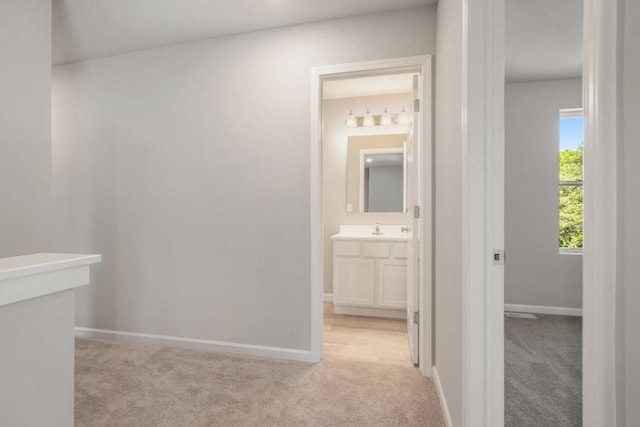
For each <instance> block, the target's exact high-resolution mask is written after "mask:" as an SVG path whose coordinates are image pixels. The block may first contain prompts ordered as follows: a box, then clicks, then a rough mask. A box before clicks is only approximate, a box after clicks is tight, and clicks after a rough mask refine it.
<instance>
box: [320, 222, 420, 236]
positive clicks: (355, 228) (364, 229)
mask: <svg viewBox="0 0 640 427" xmlns="http://www.w3.org/2000/svg"><path fill="white" fill-rule="evenodd" d="M401 227H403V225H380V233H376V226H375V225H373V224H371V225H341V226H340V232H339V233H338V234H334V235H333V236H331V238H332V239H333V240H339V239H345V240H349V239H372V240H409V238H410V237H411V234H410V233H407V232H402V231H401V230H400V228H401Z"/></svg>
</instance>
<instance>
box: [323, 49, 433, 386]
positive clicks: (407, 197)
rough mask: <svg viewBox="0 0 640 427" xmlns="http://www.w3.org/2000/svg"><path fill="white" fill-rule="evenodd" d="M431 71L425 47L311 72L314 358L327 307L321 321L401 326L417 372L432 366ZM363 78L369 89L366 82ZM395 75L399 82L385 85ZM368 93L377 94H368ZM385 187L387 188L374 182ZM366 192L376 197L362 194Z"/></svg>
mask: <svg viewBox="0 0 640 427" xmlns="http://www.w3.org/2000/svg"><path fill="white" fill-rule="evenodd" d="M431 80H432V79H431V57H430V56H420V57H410V58H399V59H391V60H383V61H371V62H364V63H356V64H346V65H337V66H328V67H320V68H315V69H314V70H313V72H312V108H311V110H312V112H311V114H312V115H311V123H312V126H311V128H312V135H311V176H312V179H311V196H312V197H311V229H312V233H311V274H312V277H311V316H312V318H311V331H312V334H311V340H312V342H311V349H312V359H313V360H314V361H319V360H321V359H322V357H323V355H324V340H323V339H324V332H323V331H324V325H325V315H324V314H325V310H327V313H328V315H327V319H328V323H329V324H331V322H334V324H335V322H343V321H345V320H351V321H356V322H360V321H362V320H363V319H366V320H367V321H368V322H372V324H374V325H376V326H380V325H383V326H381V327H382V329H383V330H384V329H385V328H387V329H392V330H401V329H403V328H406V334H407V337H406V340H407V342H406V347H407V350H408V349H409V348H410V349H411V352H410V353H409V352H408V354H409V355H410V356H411V357H412V358H413V362H414V363H416V362H417V364H418V365H419V367H420V371H421V372H422V374H423V375H427V376H429V375H430V374H431V348H432V344H431V337H432V333H431V313H432V307H431V301H432V295H431V289H432V288H431V257H432V250H431V235H432V225H431V224H432V218H431V213H430V212H431V203H430V201H431V182H432V180H431V171H432V168H431V161H432V152H431V146H432V145H431V115H432V108H431ZM372 83H373V87H376V86H377V87H378V89H377V92H378V93H375V90H374V91H373V92H371V89H367V85H369V87H370V88H371V87H372V86H371V85H372ZM394 84H399V85H404V88H405V89H404V90H401V91H398V90H397V89H395V90H393V89H392V86H393V85H394ZM383 87H385V89H381V88H383ZM367 90H369V91H370V92H367ZM331 93H333V95H331ZM336 93H341V94H340V95H339V96H338V95H336ZM332 97H333V98H334V99H333V100H331V102H330V104H332V107H333V108H332V109H331V111H328V110H327V109H326V108H325V106H326V105H328V104H327V102H328V100H329V98H332ZM369 97H380V98H379V99H378V102H377V103H375V102H374V99H373V98H369ZM394 97H395V99H394ZM365 98H369V99H365ZM358 100H359V101H364V102H365V104H370V105H368V106H365V105H364V104H363V105H360V104H358V103H357V102H356V101H358ZM387 104H388V105H387ZM336 138H339V139H340V141H338V142H336V141H335V139H336ZM330 141H331V142H330ZM372 143H373V144H374V145H373V146H369V147H368V148H385V149H386V150H384V151H385V152H380V153H375V152H372V153H370V154H365V155H364V156H360V152H359V151H360V148H365V151H366V148H367V144H369V145H371V144H372ZM385 144H386V145H389V146H388V147H387V146H385ZM349 151H351V154H349ZM376 154H377V155H378V157H375V155H376ZM398 154H401V155H400V156H398ZM351 157H353V159H352V160H351V161H348V159H350V158H351ZM376 164H377V165H376ZM332 165H339V166H337V168H338V169H334V166H332ZM360 169H362V170H360ZM333 172H335V173H333ZM364 179H366V180H367V181H366V182H364V181H363V182H362V183H360V182H359V180H364ZM391 187H393V188H395V190H394V192H393V197H390V198H389V197H387V195H388V194H387V195H385V194H384V193H385V192H384V191H381V190H380V189H381V188H391ZM336 189H337V190H336ZM349 189H353V191H350V190H349ZM399 194H402V196H399ZM351 196H353V197H351ZM349 197H351V199H350V198H349ZM373 199H375V200H376V203H363V201H365V200H366V201H369V200H373ZM425 201H429V202H428V203H426V204H425V203H424V202H425ZM336 206H337V208H336ZM379 206H384V208H378V207H379ZM383 210H384V211H383ZM340 226H343V227H340ZM358 233H359V234H358ZM340 234H342V235H343V237H344V236H345V235H346V238H341V237H340V236H339V235H340ZM331 236H334V238H333V239H331ZM363 236H366V237H365V238H364V239H362V237H363ZM336 257H337V258H336ZM336 283H338V284H337V288H336V290H334V287H333V286H334V284H336ZM341 284H342V285H341ZM327 291H328V292H327ZM336 316H349V317H348V318H347V317H336ZM363 316H364V317H363ZM384 318H392V319H396V320H389V321H384V320H381V319H384ZM397 319H400V321H398V320H397ZM405 325H406V327H405Z"/></svg>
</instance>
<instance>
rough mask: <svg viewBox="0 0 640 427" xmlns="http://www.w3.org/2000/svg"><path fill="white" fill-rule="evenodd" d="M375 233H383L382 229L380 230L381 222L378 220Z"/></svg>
mask: <svg viewBox="0 0 640 427" xmlns="http://www.w3.org/2000/svg"><path fill="white" fill-rule="evenodd" d="M373 234H376V235H379V234H382V231H380V223H379V222H376V232H375V233H373Z"/></svg>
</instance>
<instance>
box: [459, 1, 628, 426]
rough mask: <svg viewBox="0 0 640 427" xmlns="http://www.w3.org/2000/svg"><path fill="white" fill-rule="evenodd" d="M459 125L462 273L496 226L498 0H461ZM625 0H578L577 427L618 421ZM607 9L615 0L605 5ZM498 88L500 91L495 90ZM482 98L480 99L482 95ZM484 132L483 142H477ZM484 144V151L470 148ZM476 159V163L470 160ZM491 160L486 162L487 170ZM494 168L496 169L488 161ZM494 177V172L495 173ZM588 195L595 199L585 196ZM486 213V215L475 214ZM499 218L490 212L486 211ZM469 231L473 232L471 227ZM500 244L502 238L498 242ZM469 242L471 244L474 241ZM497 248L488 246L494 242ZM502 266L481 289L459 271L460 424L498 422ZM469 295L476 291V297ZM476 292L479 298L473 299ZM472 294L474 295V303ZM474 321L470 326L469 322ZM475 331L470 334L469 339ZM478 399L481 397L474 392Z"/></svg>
mask: <svg viewBox="0 0 640 427" xmlns="http://www.w3.org/2000/svg"><path fill="white" fill-rule="evenodd" d="M462 1H463V9H464V24H463V43H464V49H463V52H462V56H463V86H464V85H467V86H466V87H463V93H464V95H463V98H464V99H463V116H464V117H465V120H464V123H465V125H463V127H464V128H465V135H466V138H467V139H466V143H467V147H468V149H469V150H468V152H467V157H466V158H465V161H466V164H465V166H464V169H465V172H464V173H466V174H467V180H466V182H467V184H468V188H467V189H466V190H465V194H464V196H463V197H464V200H465V201H466V202H467V203H468V204H469V207H471V208H473V207H474V206H475V207H476V208H480V207H483V206H484V208H485V209H483V210H481V209H472V210H473V211H474V215H475V214H476V213H477V214H480V215H481V216H482V217H483V218H484V219H483V221H480V220H479V218H477V219H476V220H475V221H474V222H473V223H471V221H472V220H473V215H470V214H471V213H472V212H471V211H470V210H468V209H467V210H465V212H464V213H463V215H464V219H465V226H468V227H470V229H469V236H471V237H473V235H474V233H475V234H476V237H478V239H479V241H476V242H475V243H474V241H473V239H468V240H467V241H465V242H464V244H465V248H466V250H467V251H468V254H469V256H466V257H465V273H466V274H468V273H472V272H473V271H474V265H475V267H476V272H477V273H479V272H480V271H481V270H480V269H479V267H480V266H481V265H482V263H483V262H484V263H485V267H486V266H487V265H489V264H487V260H488V257H487V255H488V251H489V250H491V247H492V245H499V244H500V240H501V238H502V239H503V237H504V236H503V235H501V232H504V217H503V216H501V215H504V211H503V210H502V213H501V212H500V209H501V207H503V203H504V200H499V199H497V196H500V195H501V192H502V195H503V192H504V175H503V174H504V169H503V168H504V158H503V157H502V156H503V154H502V153H503V151H502V150H503V149H504V92H503V90H504V53H505V47H504V44H505V34H504V28H505V13H504V12H505V9H504V8H505V4H504V0H473V1H471V0H462ZM623 5H624V0H614V1H613V2H611V1H608V0H585V4H584V26H583V34H584V36H583V37H584V40H583V46H584V64H583V77H582V78H583V99H584V101H583V107H584V116H585V151H586V152H588V153H591V154H589V158H588V159H586V161H585V175H586V176H589V180H588V181H586V182H585V184H584V187H585V206H584V216H585V225H584V228H585V237H587V239H588V241H587V240H585V241H587V245H585V248H584V253H583V347H582V352H583V362H582V372H583V392H582V408H583V409H582V411H583V413H582V417H583V423H584V426H585V427H597V426H603V425H610V426H614V425H617V421H618V419H617V405H618V403H617V400H618V399H620V396H617V395H616V390H617V384H616V380H617V375H618V374H617V373H616V370H615V366H616V358H617V357H618V356H617V354H616V351H617V347H616V342H615V340H616V316H617V313H616V298H618V296H617V295H616V291H617V286H618V284H617V280H618V279H619V278H618V277H617V271H618V267H619V264H618V256H619V253H618V246H617V245H618V240H617V235H618V227H619V213H618V205H617V202H618V200H617V195H618V190H619V189H618V181H617V173H618V172H617V171H618V166H617V165H618V163H617V162H618V161H619V156H620V153H619V148H618V144H619V138H620V136H619V134H618V124H619V122H618V108H619V105H618V93H619V92H618V91H619V87H618V84H619V78H620V70H619V64H620V57H619V53H618V48H619V43H620V41H619V34H618V32H619V23H618V19H619V16H620V11H621V9H623ZM612 6H613V7H612ZM500 85H502V88H501V87H500ZM482 98H484V101H483V100H482ZM472 139H475V141H472ZM480 139H483V141H480ZM473 145H476V146H482V147H484V149H485V150H488V151H485V153H484V155H482V153H480V152H479V151H477V150H476V151H471V150H473ZM474 161H475V162H479V163H476V164H475V166H474V164H473V163H474ZM490 165H493V166H494V168H491V167H489V166H490ZM496 167H497V168H498V169H495V168H496ZM501 174H502V176H501ZM473 176H475V177H476V178H478V181H479V182H480V183H483V184H478V185H482V186H484V187H485V188H484V191H483V192H482V193H480V195H479V197H481V198H482V200H481V201H479V200H475V202H474V200H473V199H475V198H476V197H477V195H476V197H474V198H472V197H471V195H472V194H474V193H473V192H471V191H470V190H471V185H472V184H473V181H472V180H470V178H473ZM591 200H593V202H591ZM483 212H484V213H483ZM492 214H493V215H497V216H492ZM474 230H475V231H474ZM502 241H503V240H502ZM476 244H477V245H476ZM497 247H499V246H494V248H497ZM503 275H504V272H503V271H500V270H499V269H496V268H495V266H490V267H488V269H486V270H485V274H483V275H482V276H481V277H484V280H482V283H479V285H480V286H475V290H474V286H472V283H471V281H470V280H471V278H472V277H473V276H471V275H469V274H468V275H467V277H466V280H465V288H464V289H463V294H464V295H463V298H464V316H465V322H463V329H464V331H465V332H464V334H463V336H464V339H465V344H464V350H463V357H464V360H465V362H464V369H465V371H464V372H463V393H464V394H465V395H464V398H463V402H464V403H463V404H464V411H463V425H464V426H471V425H474V426H475V425H477V426H486V427H493V426H498V425H504V318H503V313H504V276H503ZM474 294H475V297H474ZM476 297H477V298H478V299H476ZM474 301H480V302H477V303H474ZM476 321H477V323H475V322H476ZM474 334H478V336H476V337H475V338H474ZM481 396H482V397H481Z"/></svg>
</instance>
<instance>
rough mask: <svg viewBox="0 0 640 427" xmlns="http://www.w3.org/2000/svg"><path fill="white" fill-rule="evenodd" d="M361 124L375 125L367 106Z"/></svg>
mask: <svg viewBox="0 0 640 427" xmlns="http://www.w3.org/2000/svg"><path fill="white" fill-rule="evenodd" d="M362 124H363V125H364V126H373V125H375V122H374V121H373V116H372V115H371V113H370V112H369V109H368V108H367V113H366V114H365V115H364V120H363V121H362Z"/></svg>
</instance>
